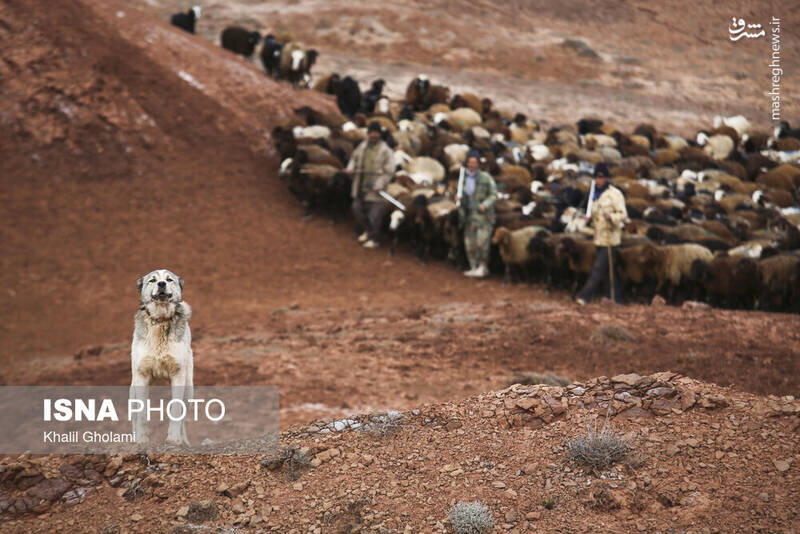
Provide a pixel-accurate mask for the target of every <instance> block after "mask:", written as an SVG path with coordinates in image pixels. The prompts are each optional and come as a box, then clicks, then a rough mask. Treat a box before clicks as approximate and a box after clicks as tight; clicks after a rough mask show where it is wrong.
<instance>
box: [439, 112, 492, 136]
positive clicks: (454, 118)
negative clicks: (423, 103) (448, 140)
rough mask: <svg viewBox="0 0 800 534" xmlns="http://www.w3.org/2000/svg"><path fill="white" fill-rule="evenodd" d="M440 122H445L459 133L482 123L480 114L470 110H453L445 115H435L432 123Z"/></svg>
mask: <svg viewBox="0 0 800 534" xmlns="http://www.w3.org/2000/svg"><path fill="white" fill-rule="evenodd" d="M442 120H447V123H448V124H449V125H450V127H451V128H452V129H454V130H455V131H457V132H460V133H464V132H466V131H467V130H469V129H470V128H472V127H473V126H476V125H478V124H480V123H481V121H482V119H481V116H480V114H478V112H477V111H475V110H474V109H471V108H459V109H454V110H452V111H450V112H449V113H448V114H447V115H444V114H443V113H442V114H440V113H437V114H436V116H435V117H434V123H435V124H439V123H441V122H442Z"/></svg>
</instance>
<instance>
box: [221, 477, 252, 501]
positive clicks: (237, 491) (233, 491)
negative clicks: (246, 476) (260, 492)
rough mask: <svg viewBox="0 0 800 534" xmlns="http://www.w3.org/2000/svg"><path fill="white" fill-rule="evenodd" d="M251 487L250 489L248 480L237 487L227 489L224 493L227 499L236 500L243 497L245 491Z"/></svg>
mask: <svg viewBox="0 0 800 534" xmlns="http://www.w3.org/2000/svg"><path fill="white" fill-rule="evenodd" d="M249 487H250V481H249V480H246V481H244V482H240V483H239V484H236V485H235V486H231V487H230V488H227V489H226V490H224V491H223V492H222V493H223V495H225V496H226V497H231V498H235V497H238V496H239V495H241V494H242V493H244V492H245V490H247V488H249Z"/></svg>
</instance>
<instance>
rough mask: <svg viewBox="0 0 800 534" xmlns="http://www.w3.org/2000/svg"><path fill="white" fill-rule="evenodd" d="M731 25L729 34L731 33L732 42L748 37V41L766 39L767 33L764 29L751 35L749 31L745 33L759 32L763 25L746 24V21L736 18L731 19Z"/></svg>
mask: <svg viewBox="0 0 800 534" xmlns="http://www.w3.org/2000/svg"><path fill="white" fill-rule="evenodd" d="M731 25H732V26H729V27H728V33H730V34H731V35H730V38H731V41H738V40H739V39H741V38H742V37H747V38H748V39H755V38H757V37H764V36H765V35H766V32H765V31H764V30H763V29H762V30H761V31H760V32H758V33H755V32H754V33H750V32H749V31H744V30H745V29H748V30H758V29H760V28H761V24H745V22H744V19H737V18H736V17H731Z"/></svg>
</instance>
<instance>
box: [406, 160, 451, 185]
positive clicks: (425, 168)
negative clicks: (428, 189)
mask: <svg viewBox="0 0 800 534" xmlns="http://www.w3.org/2000/svg"><path fill="white" fill-rule="evenodd" d="M404 170H405V171H406V172H407V173H408V175H409V176H410V177H411V179H413V180H414V182H416V183H417V184H420V185H433V184H438V183H439V182H441V181H442V180H444V177H445V170H444V166H443V165H442V164H441V163H439V162H438V161H436V160H435V159H433V158H430V157H428V156H420V157H417V158H413V159H412V160H411V161H409V162H408V163H407V164H406V165H405V169H404Z"/></svg>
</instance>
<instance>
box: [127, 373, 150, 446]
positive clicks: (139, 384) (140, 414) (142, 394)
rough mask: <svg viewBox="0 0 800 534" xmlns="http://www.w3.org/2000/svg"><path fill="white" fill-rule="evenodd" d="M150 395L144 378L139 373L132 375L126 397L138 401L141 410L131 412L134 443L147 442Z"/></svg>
mask: <svg viewBox="0 0 800 534" xmlns="http://www.w3.org/2000/svg"><path fill="white" fill-rule="evenodd" d="M149 395H150V388H149V384H148V381H147V379H146V378H144V377H143V376H142V375H140V374H139V373H133V379H132V380H131V389H130V393H129V395H128V397H129V399H131V400H138V401H139V402H141V403H142V404H141V410H137V411H135V412H133V414H132V416H131V425H132V427H133V435H134V437H135V439H136V443H140V444H146V443H147V442H148V441H149V437H148V435H147V419H146V418H147V400H148V398H149Z"/></svg>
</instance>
